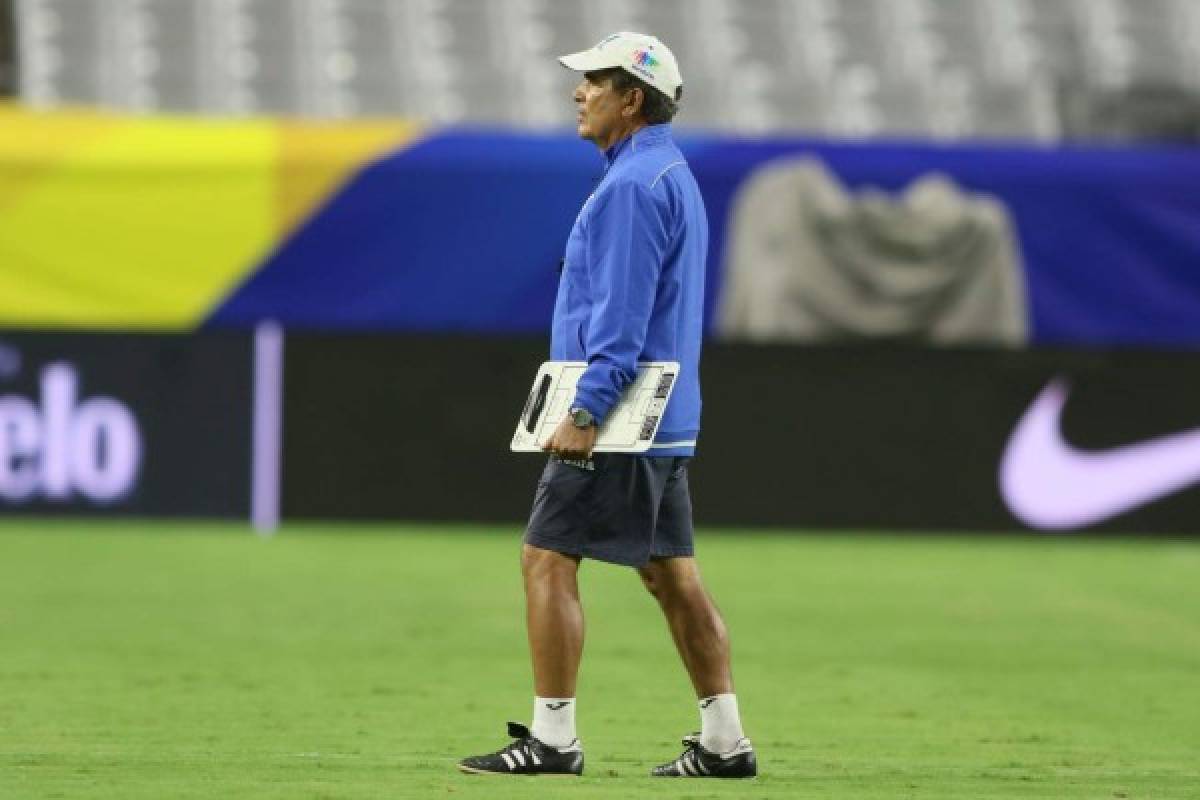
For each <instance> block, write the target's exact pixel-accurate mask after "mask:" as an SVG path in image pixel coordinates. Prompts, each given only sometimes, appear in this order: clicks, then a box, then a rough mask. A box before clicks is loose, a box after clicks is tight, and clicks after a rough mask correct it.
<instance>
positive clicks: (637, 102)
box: [621, 87, 646, 117]
mask: <svg viewBox="0 0 1200 800" xmlns="http://www.w3.org/2000/svg"><path fill="white" fill-rule="evenodd" d="M645 102H646V93H645V92H643V91H642V90H641V89H639V88H636V87H635V88H633V89H630V90H629V99H628V101H626V103H625V107H624V108H623V109H621V114H622V115H624V116H626V117H632V116H633V115H634V114H636V113H638V112H639V111H641V110H642V105H644V104H645Z"/></svg>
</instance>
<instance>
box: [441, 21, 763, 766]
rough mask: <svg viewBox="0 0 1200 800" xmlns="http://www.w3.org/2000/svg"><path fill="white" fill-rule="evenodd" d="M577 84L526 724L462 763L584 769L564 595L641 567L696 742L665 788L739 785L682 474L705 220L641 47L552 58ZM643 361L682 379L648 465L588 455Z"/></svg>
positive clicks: (665, 99) (667, 71)
mask: <svg viewBox="0 0 1200 800" xmlns="http://www.w3.org/2000/svg"><path fill="white" fill-rule="evenodd" d="M560 60H561V62H562V64H563V65H564V66H566V67H567V68H569V69H572V70H575V71H577V72H581V73H583V80H582V81H581V82H580V84H579V85H578V86H577V87H576V89H575V103H576V105H577V106H578V111H579V117H578V124H579V135H580V136H581V137H582V138H584V139H588V140H590V141H592V142H593V143H594V144H596V146H597V147H599V148H600V150H601V151H602V152H603V153H604V157H605V160H606V162H607V167H606V169H605V173H604V177H603V178H602V179H601V181H600V183H599V185H598V186H597V187H596V190H595V192H593V194H592V196H591V197H589V198H588V200H587V202H586V203H585V204H584V206H583V210H582V211H580V213H579V217H578V218H577V220H576V222H575V226H574V228H573V229H572V231H571V235H570V237H569V239H568V240H567V248H566V259H565V261H564V265H563V271H562V278H561V280H560V283H559V289H558V298H557V301H556V303H555V308H554V322H553V331H552V337H551V345H550V350H551V358H553V359H555V360H559V361H586V362H587V363H588V368H587V370H586V372H585V373H584V374H583V376H582V377H581V378H580V380H579V383H578V386H577V389H576V394H575V400H574V403H573V406H572V408H571V411H570V413H569V415H568V417H567V418H566V419H565V420H564V421H563V423H562V424H561V425H560V426H559V427H558V429H557V430H556V431H555V433H554V435H553V436H552V437H551V439H550V441H549V442H547V443H546V449H547V450H548V451H549V452H550V453H552V455H551V457H550V461H549V463H548V464H547V466H546V469H545V472H544V473H543V475H542V480H541V481H540V483H539V485H538V492H537V496H536V497H535V500H534V507H533V513H532V515H531V518H530V521H529V526H528V528H527V530H526V534H525V542H524V548H523V551H522V557H521V565H522V572H523V575H524V579H525V599H526V624H527V628H528V634H529V646H530V653H531V656H532V660H533V678H534V689H535V695H536V696H535V698H534V704H533V725H532V729H530V728H527V727H525V726H524V725H519V724H517V723H509V735H510V736H512V737H513V738H514V741H513V742H512V743H511V744H509V745H507V746H506V747H503V748H501V749H500V750H498V751H496V752H495V753H491V754H489V755H484V756H475V757H471V758H466V759H463V760H462V761H461V762H460V763H459V768H460V769H462V770H463V771H464V772H472V773H500V774H536V773H543V774H567V775H571V774H573V775H580V774H582V773H583V748H582V747H581V745H580V743H579V739H578V738H576V732H575V705H576V703H575V682H576V675H577V673H578V671H579V661H580V658H581V656H582V652H583V609H582V607H581V605H580V601H579V590H578V584H577V582H576V578H577V572H578V568H579V563H580V561H581V559H583V558H593V559H599V560H601V561H607V562H610V563H615V564H622V565H626V566H631V567H635V568H636V569H637V570H638V571H639V573H640V574H641V577H642V580H643V582H644V583H645V585H646V588H647V589H648V590H649V591H650V592H651V593H652V594H653V595H654V597H655V598H656V599H657V600H658V603H659V605H660V606H661V608H662V611H663V614H664V615H665V616H666V620H667V625H668V627H669V628H670V631H671V636H672V637H673V638H674V640H675V645H676V648H677V649H678V651H679V655H680V657H681V659H682V660H683V664H684V667H685V668H686V669H687V672H688V675H689V676H690V678H691V681H692V685H693V686H694V688H695V690H696V694H697V697H698V698H699V705H700V718H701V731H700V733H699V734H696V735H693V736H689V737H687V738H685V739H684V745H685V747H686V749H685V750H684V752H683V754H682V755H680V756H679V757H678V758H676V759H674V760H673V761H670V762H668V763H666V764H663V765H661V766H659V767H656V768H655V769H654V770H653V772H652V774H654V775H659V776H667V777H728V778H748V777H753V776H754V775H755V774H756V771H757V766H756V759H755V754H754V750H753V749H752V748H751V746H750V741H749V740H748V739H747V738H746V737H745V735H744V734H743V732H742V726H741V722H740V720H739V717H738V708H737V698H736V696H735V695H734V693H733V679H732V676H731V673H730V664H729V639H728V636H727V634H726V631H725V625H724V623H723V621H722V619H721V615H720V612H718V611H717V608H716V606H715V605H714V604H713V602H712V599H711V598H710V597H709V595H708V593H707V592H706V591H705V588H704V585H703V584H702V583H701V580H700V572H699V570H698V568H697V566H696V560H695V558H694V557H693V549H692V509H691V499H690V497H689V493H688V483H687V462H688V460H689V458H690V457H691V456H692V454H693V453H694V452H695V447H696V439H697V436H698V435H699V432H700V378H699V372H698V364H699V360H700V343H701V333H702V315H703V306H704V265H705V258H706V255H707V250H708V224H707V218H706V216H705V211H704V203H703V201H702V200H701V197H700V192H699V190H698V189H697V187H696V181H695V179H694V178H693V177H692V173H691V170H689V169H688V165H687V162H686V161H685V160H684V158H683V155H682V154H681V153H680V151H679V149H678V148H677V147H676V146H675V143H674V142H673V141H672V139H671V127H670V122H671V120H672V118H673V117H674V116H675V113H676V111H677V109H678V101H679V99H680V97H681V96H682V87H683V80H682V78H681V76H680V73H679V67H678V65H677V64H676V61H675V57H674V56H673V55H672V54H671V51H670V50H669V49H668V48H667V47H666V46H665V45H664V44H663V43H662V42H660V41H659V40H658V39H656V38H655V37H653V36H645V35H642V34H636V33H618V34H614V35H612V36H609V37H608V38H606V39H604V40H603V41H602V42H600V43H599V44H597V45H596V46H595V47H594V48H592V49H590V50H586V51H583V52H581V53H575V54H573V55H569V56H564V57H563V58H562V59H560ZM639 361H678V362H680V364H681V365H682V369H681V371H680V375H679V378H678V379H677V384H676V387H675V390H674V394H673V395H672V397H671V401H670V404H669V405H668V407H667V409H666V411H665V413H664V415H663V420H662V423H661V425H660V427H659V433H658V434H657V436H656V438H655V440H654V444H653V446H652V449H651V452H650V455H646V456H635V455H617V454H599V453H598V454H594V455H593V453H592V449H593V447H594V446H595V443H596V435H597V430H598V426H600V425H603V424H604V421H605V418H606V417H607V415H608V414H609V412H610V411H611V410H612V409H613V408H614V406H616V404H617V403H618V401H619V400H620V397H621V394H622V392H623V391H624V389H625V388H626V387H628V386H629V384H630V383H632V382H633V380H634V378H635V377H636V374H637V365H638V362H639Z"/></svg>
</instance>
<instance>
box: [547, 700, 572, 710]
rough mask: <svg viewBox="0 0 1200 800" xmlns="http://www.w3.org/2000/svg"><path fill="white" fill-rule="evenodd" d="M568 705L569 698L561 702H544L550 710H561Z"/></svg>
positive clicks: (569, 703)
mask: <svg viewBox="0 0 1200 800" xmlns="http://www.w3.org/2000/svg"><path fill="white" fill-rule="evenodd" d="M569 705H571V701H570V700H563V701H562V702H561V703H546V708H548V709H550V710H551V711H561V710H562V709H564V708H566V707H567V706H569Z"/></svg>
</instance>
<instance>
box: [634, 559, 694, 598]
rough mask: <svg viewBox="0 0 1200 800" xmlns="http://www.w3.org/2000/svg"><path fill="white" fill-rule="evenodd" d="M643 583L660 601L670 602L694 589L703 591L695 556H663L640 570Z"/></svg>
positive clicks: (639, 573)
mask: <svg viewBox="0 0 1200 800" xmlns="http://www.w3.org/2000/svg"><path fill="white" fill-rule="evenodd" d="M638 575H639V576H641V579H642V585H643V586H645V587H646V591H648V592H650V594H652V595H654V597H655V599H657V600H658V601H659V602H660V603H666V602H670V601H671V599H672V598H675V597H679V596H681V595H684V594H686V593H687V592H689V591H692V590H694V589H699V590H701V591H703V586H702V585H701V583H700V572H699V570H698V569H697V568H696V560H695V559H693V558H662V559H655V560H653V561H651V562H650V563H649V564H647V565H646V566H644V567H642V568H641V569H639V570H638Z"/></svg>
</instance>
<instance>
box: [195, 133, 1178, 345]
mask: <svg viewBox="0 0 1200 800" xmlns="http://www.w3.org/2000/svg"><path fill="white" fill-rule="evenodd" d="M679 138H680V141H681V145H682V147H683V149H684V152H685V154H686V156H687V157H688V159H689V162H690V164H691V167H692V169H693V171H694V172H695V174H696V177H697V179H698V181H699V183H700V186H701V189H702V191H703V194H704V199H705V202H706V204H707V208H708V214H709V218H710V223H711V230H712V236H711V248H710V252H709V259H708V303H707V312H706V313H707V326H708V327H707V329H708V330H709V331H710V332H714V331H716V330H717V328H718V327H719V325H720V317H721V309H722V307H723V303H724V302H725V300H726V299H727V298H726V297H725V295H726V293H727V291H728V289H729V286H730V281H729V280H728V277H729V275H728V270H729V269H730V265H731V263H732V256H731V252H732V251H733V250H734V248H733V246H732V243H733V240H734V238H735V236H753V235H760V236H762V235H765V234H761V233H759V234H755V233H754V231H753V230H751V229H752V228H753V226H752V225H751V226H749V228H747V229H746V230H741V229H740V228H739V229H737V230H735V221H736V220H737V219H738V214H737V210H738V208H739V206H740V205H742V204H743V203H744V202H745V200H746V198H747V197H748V195H747V190H748V188H749V187H751V186H752V185H753V183H754V181H755V179H756V178H762V177H763V175H764V174H769V173H770V171H771V170H773V169H778V168H780V167H781V166H782V165H786V164H788V163H791V162H796V161H798V160H805V161H808V162H811V163H813V164H817V165H820V168H821V169H823V170H827V171H828V174H829V176H830V179H831V184H832V185H836V186H838V187H839V188H838V191H844V192H845V196H846V197H848V198H850V200H849V202H851V203H853V204H857V205H854V206H853V207H852V208H851V211H850V212H849V213H847V214H843V215H842V218H841V219H842V221H844V219H845V218H849V219H850V220H851V222H853V221H854V219H855V214H858V213H859V211H858V210H857V209H859V208H860V207H861V208H862V209H866V210H865V211H863V212H862V213H864V214H866V215H867V216H870V215H871V214H875V215H876V216H879V217H880V218H881V219H883V220H884V222H885V223H887V224H889V225H891V226H892V227H893V228H895V227H896V226H895V224H894V220H895V219H896V217H897V211H896V209H897V208H900V209H901V211H903V210H904V208H905V204H906V203H908V204H909V206H914V207H915V206H920V204H921V202H922V201H920V200H914V199H913V197H914V196H915V195H914V193H913V191H914V190H913V187H914V186H918V185H920V184H921V182H923V181H925V182H928V181H930V180H933V179H936V180H940V181H944V182H945V183H946V184H948V185H950V186H952V187H953V190H954V192H956V193H959V194H961V195H962V196H964V197H967V198H970V200H971V202H972V203H975V204H976V205H978V204H979V203H985V204H987V206H988V208H989V209H991V211H992V212H993V213H994V216H995V217H996V218H997V219H1001V220H1002V221H1003V228H1004V230H1003V231H1001V232H999V233H997V234H996V236H998V237H999V238H1001V239H1009V240H1011V241H1012V242H1013V243H1014V246H1013V248H1012V250H1013V253H1012V254H1011V255H1010V256H1006V257H1005V258H1004V259H1001V260H1004V261H1007V262H1011V264H1010V265H1009V266H1007V267H1001V269H1009V270H1011V271H1014V273H1015V275H1016V277H1015V279H1014V280H1013V281H1012V283H1013V284H1014V285H1017V286H1019V290H1020V293H1019V295H1016V298H1017V299H1016V300H1015V301H1014V302H1016V303H1018V304H1019V306H1020V307H1018V308H1016V309H1012V310H1010V311H1011V313H1010V314H1009V316H1010V317H1012V318H1013V319H1015V320H1016V323H1017V325H1018V327H1020V328H1021V335H1020V336H1019V337H1017V338H1019V339H1020V341H1028V342H1031V343H1033V344H1053V345H1103V346H1109V345H1144V346H1162V347H1195V346H1200V190H1198V189H1197V187H1200V151H1195V150H1186V149H1144V150H1133V149H1115V148H1114V149H1096V148H1088V149H1084V148H1053V149H1051V148H1041V147H1010V146H1004V147H1000V146H985V145H953V146H950V145H935V144H906V143H890V144H830V143H827V142H817V141H809V140H803V139H765V140H754V141H749V140H730V139H726V138H718V137H711V136H698V135H681V136H680V137H679ZM601 167H602V160H601V158H600V156H599V154H598V153H597V152H596V150H595V149H594V148H593V147H592V146H591V145H589V144H587V143H584V142H580V141H578V140H576V139H574V138H573V137H571V136H570V135H566V134H563V135H529V134H516V133H507V132H498V131H467V130H449V131H445V132H443V133H440V134H437V135H433V136H430V137H428V138H426V139H425V140H423V141H422V142H421V143H419V144H417V145H416V146H414V147H412V148H410V149H406V150H404V151H402V152H398V153H395V154H393V155H392V156H390V157H388V158H385V159H383V160H381V161H379V162H377V163H376V164H374V165H372V166H371V167H369V168H368V169H366V170H365V171H363V172H362V173H361V174H359V175H357V176H356V177H355V178H354V179H352V180H351V181H350V182H349V183H348V184H347V185H346V186H344V187H343V188H342V189H341V190H340V192H339V193H338V194H337V195H336V196H334V197H332V198H331V200H330V202H329V203H328V204H327V205H326V206H324V208H323V209H322V210H321V211H320V212H319V213H318V214H317V215H316V216H315V217H314V218H313V219H311V220H310V221H309V223H308V224H307V225H306V226H304V227H303V228H302V229H300V230H299V231H298V232H297V233H296V234H295V235H294V236H293V237H292V238H291V239H289V240H288V241H286V242H284V243H283V244H282V245H281V246H280V247H279V249H278V250H277V251H276V252H274V253H273V254H272V255H271V257H270V258H269V259H268V260H267V261H266V262H265V263H264V264H263V266H262V267H261V269H259V270H258V271H257V273H256V274H254V275H253V276H252V277H251V278H250V279H249V280H248V281H247V282H246V283H245V284H243V285H242V286H241V287H240V288H239V289H238V290H236V291H235V292H234V293H233V294H232V295H231V296H229V297H228V298H227V300H226V301H225V302H224V303H223V304H222V305H221V306H220V307H218V308H217V309H215V311H214V313H213V314H212V316H211V318H210V319H209V325H210V326H211V327H218V328H220V327H236V328H247V327H250V326H253V325H254V324H256V323H257V322H259V321H261V320H265V319H275V320H278V321H280V322H281V323H282V324H283V325H284V326H285V327H292V328H303V329H310V330H392V331H421V332H472V333H482V334H499V333H533V332H537V333H540V332H544V331H546V330H547V328H548V325H549V319H550V311H551V306H552V303H553V298H554V292H555V286H556V283H557V280H558V274H557V271H556V266H557V264H558V262H559V259H560V258H561V256H562V251H563V246H564V243H565V240H566V236H567V233H568V231H569V230H570V227H571V224H572V222H573V221H574V218H575V215H576V213H577V211H578V209H579V208H580V206H581V204H582V203H583V201H584V199H585V198H586V197H587V195H588V193H589V192H590V191H591V188H592V187H593V186H594V184H595V182H596V180H597V179H598V178H599V176H600V172H601ZM918 194H919V193H918ZM943 194H945V193H943ZM955 196H957V195H955ZM881 198H882V199H881ZM779 201H780V202H781V203H785V202H790V199H789V196H786V195H785V196H780V198H779ZM838 202H841V200H839V201H838ZM889 203H890V204H891V205H889ZM768 205H769V204H768ZM801 206H803V207H804V208H809V209H811V207H812V204H811V203H808V204H807V205H805V204H801ZM872 209H874V210H872ZM879 209H883V210H882V212H880V211H879ZM925 211H927V209H924V210H923V209H921V208H917V209H916V212H914V213H918V216H919V215H920V214H924V213H925ZM888 220H892V222H888ZM818 222H819V221H818ZM839 224H841V222H839ZM782 226H783V228H784V229H786V228H787V218H784V219H783V221H782ZM796 226H807V228H805V229H806V230H812V231H815V232H816V234H815V235H814V236H811V237H809V240H808V244H807V245H806V246H816V247H824V246H826V245H827V242H824V241H823V240H822V239H821V236H820V234H821V232H822V230H823V229H822V228H821V226H820V224H818V223H814V222H813V220H812V219H799V218H798V219H797V220H796ZM743 227H745V226H743ZM848 230H849V231H850V234H851V242H852V243H854V242H861V241H868V240H870V238H871V234H870V233H869V232H868V233H867V234H864V235H861V236H858V237H857V238H855V237H854V236H853V233H854V230H855V229H854V228H853V227H850V228H848ZM892 233H893V235H892V240H889V241H888V242H885V244H887V245H888V248H890V249H888V250H887V252H886V253H884V255H885V256H886V259H883V260H884V261H887V263H888V264H891V265H892V266H893V267H894V266H895V265H894V263H893V262H896V261H897V259H898V258H899V257H898V256H897V252H899V251H901V250H903V248H902V247H900V248H898V247H897V246H894V244H895V241H894V240H895V235H894V234H895V232H894V231H893V232H892ZM814 243H815V244H814ZM763 244H764V247H765V248H766V249H769V246H770V244H771V243H770V242H765V243H763ZM902 244H903V242H902ZM948 246H949V245H948ZM805 252H807V251H805ZM880 252H881V251H879V248H876V251H875V252H873V253H871V254H868V255H869V256H870V258H867V259H866V260H865V261H863V262H862V263H865V264H867V265H874V264H876V263H883V261H880V260H879V259H878V257H879V254H880ZM837 255H838V254H837V253H834V254H833V256H837ZM907 255H908V254H905V253H903V252H900V256H903V257H907ZM858 256H861V254H857V255H856V257H858ZM822 257H827V258H831V256H830V253H828V252H825V253H823V255H822ZM957 257H958V256H954V258H957ZM871 258H876V259H877V260H875V261H872V260H871ZM947 258H950V259H951V260H950V261H946V259H947ZM795 260H796V261H797V263H799V264H801V265H804V264H806V263H810V262H811V259H809V258H806V257H803V253H801V254H799V255H796V259H795ZM832 260H834V261H836V258H833V259H832ZM900 260H901V261H903V258H900ZM943 262H944V263H943V266H944V264H945V263H953V258H952V257H950V256H945V257H943ZM904 263H905V264H911V263H919V262H916V261H913V260H912V259H909V260H908V261H905V262H904ZM963 263H966V264H973V263H974V262H971V261H970V259H969V258H968V259H967V260H966V261H964V262H963ZM922 266H925V265H922ZM889 268H892V267H889ZM980 286H981V287H984V286H985V285H984V284H980ZM982 291H984V294H985V295H986V288H984V289H982ZM939 302H941V301H940V300H939ZM848 305H849V306H850V307H851V308H854V307H855V303H853V302H851V303H849V304H848ZM930 313H932V312H930ZM963 313H964V314H966V315H967V316H970V313H969V308H968V309H967V310H966V311H965V312H963Z"/></svg>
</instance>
